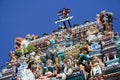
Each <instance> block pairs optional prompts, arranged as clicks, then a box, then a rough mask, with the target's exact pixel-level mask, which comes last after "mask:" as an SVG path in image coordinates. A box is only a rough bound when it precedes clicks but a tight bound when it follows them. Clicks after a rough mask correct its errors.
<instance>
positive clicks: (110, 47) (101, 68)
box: [0, 8, 120, 80]
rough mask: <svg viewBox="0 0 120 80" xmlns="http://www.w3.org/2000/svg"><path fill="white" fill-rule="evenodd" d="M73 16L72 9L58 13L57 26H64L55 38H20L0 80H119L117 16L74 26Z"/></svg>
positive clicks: (103, 16) (108, 14)
mask: <svg viewBox="0 0 120 80" xmlns="http://www.w3.org/2000/svg"><path fill="white" fill-rule="evenodd" d="M69 13H70V9H68V8H63V9H62V10H61V11H59V12H58V13H57V15H58V16H60V17H59V18H58V19H57V20H56V21H55V23H56V24H57V23H63V24H64V25H63V27H59V29H58V30H57V31H53V32H52V33H51V34H44V36H43V37H39V35H30V34H27V35H26V37H25V38H22V37H17V38H16V39H15V51H10V53H9V55H10V61H9V62H7V63H6V67H5V68H4V69H3V70H2V72H1V73H0V80H119V79H120V77H119V75H120V37H119V35H118V33H117V32H114V29H113V24H112V23H113V13H111V12H106V11H105V10H104V11H101V12H100V14H98V15H97V18H96V20H95V21H93V22H90V21H85V23H84V25H74V26H72V25H71V23H70V20H71V19H72V18H73V16H69ZM66 22H68V24H69V27H68V26H66Z"/></svg>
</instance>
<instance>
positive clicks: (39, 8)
mask: <svg viewBox="0 0 120 80" xmlns="http://www.w3.org/2000/svg"><path fill="white" fill-rule="evenodd" d="M119 5H120V0H0V28H1V29H0V45H1V46H0V66H5V63H6V62H7V61H9V56H8V53H9V51H10V50H14V39H15V38H16V37H19V36H20V37H25V35H26V34H28V33H30V34H38V35H40V36H42V34H43V33H45V32H46V33H51V32H52V31H53V30H55V29H56V28H57V26H58V25H59V24H58V25H56V24H55V23H54V20H56V19H57V18H58V16H57V15H56V13H57V12H58V11H59V10H61V9H62V8H70V9H71V13H70V15H72V16H74V18H73V19H72V20H71V23H72V25H73V24H76V23H77V24H83V22H84V21H85V20H89V21H94V19H95V18H96V14H98V13H99V12H100V11H102V10H106V11H110V12H113V13H114V16H115V17H116V18H118V19H117V20H115V21H114V29H115V31H117V32H120V28H119V27H120V6H119ZM60 25H62V24H60Z"/></svg>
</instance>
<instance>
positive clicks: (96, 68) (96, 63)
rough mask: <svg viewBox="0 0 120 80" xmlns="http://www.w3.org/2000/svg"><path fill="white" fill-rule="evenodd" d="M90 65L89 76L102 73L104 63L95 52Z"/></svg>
mask: <svg viewBox="0 0 120 80" xmlns="http://www.w3.org/2000/svg"><path fill="white" fill-rule="evenodd" d="M91 65H92V69H91V73H90V74H91V76H97V75H101V74H102V68H103V67H104V64H103V63H102V61H101V60H100V59H99V58H98V57H97V56H96V55H95V54H94V56H93V59H92V63H91Z"/></svg>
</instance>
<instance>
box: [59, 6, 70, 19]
mask: <svg viewBox="0 0 120 80" xmlns="http://www.w3.org/2000/svg"><path fill="white" fill-rule="evenodd" d="M69 13H70V9H68V8H63V9H62V10H61V11H59V12H58V13H57V15H58V16H60V18H67V17H68V15H69Z"/></svg>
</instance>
